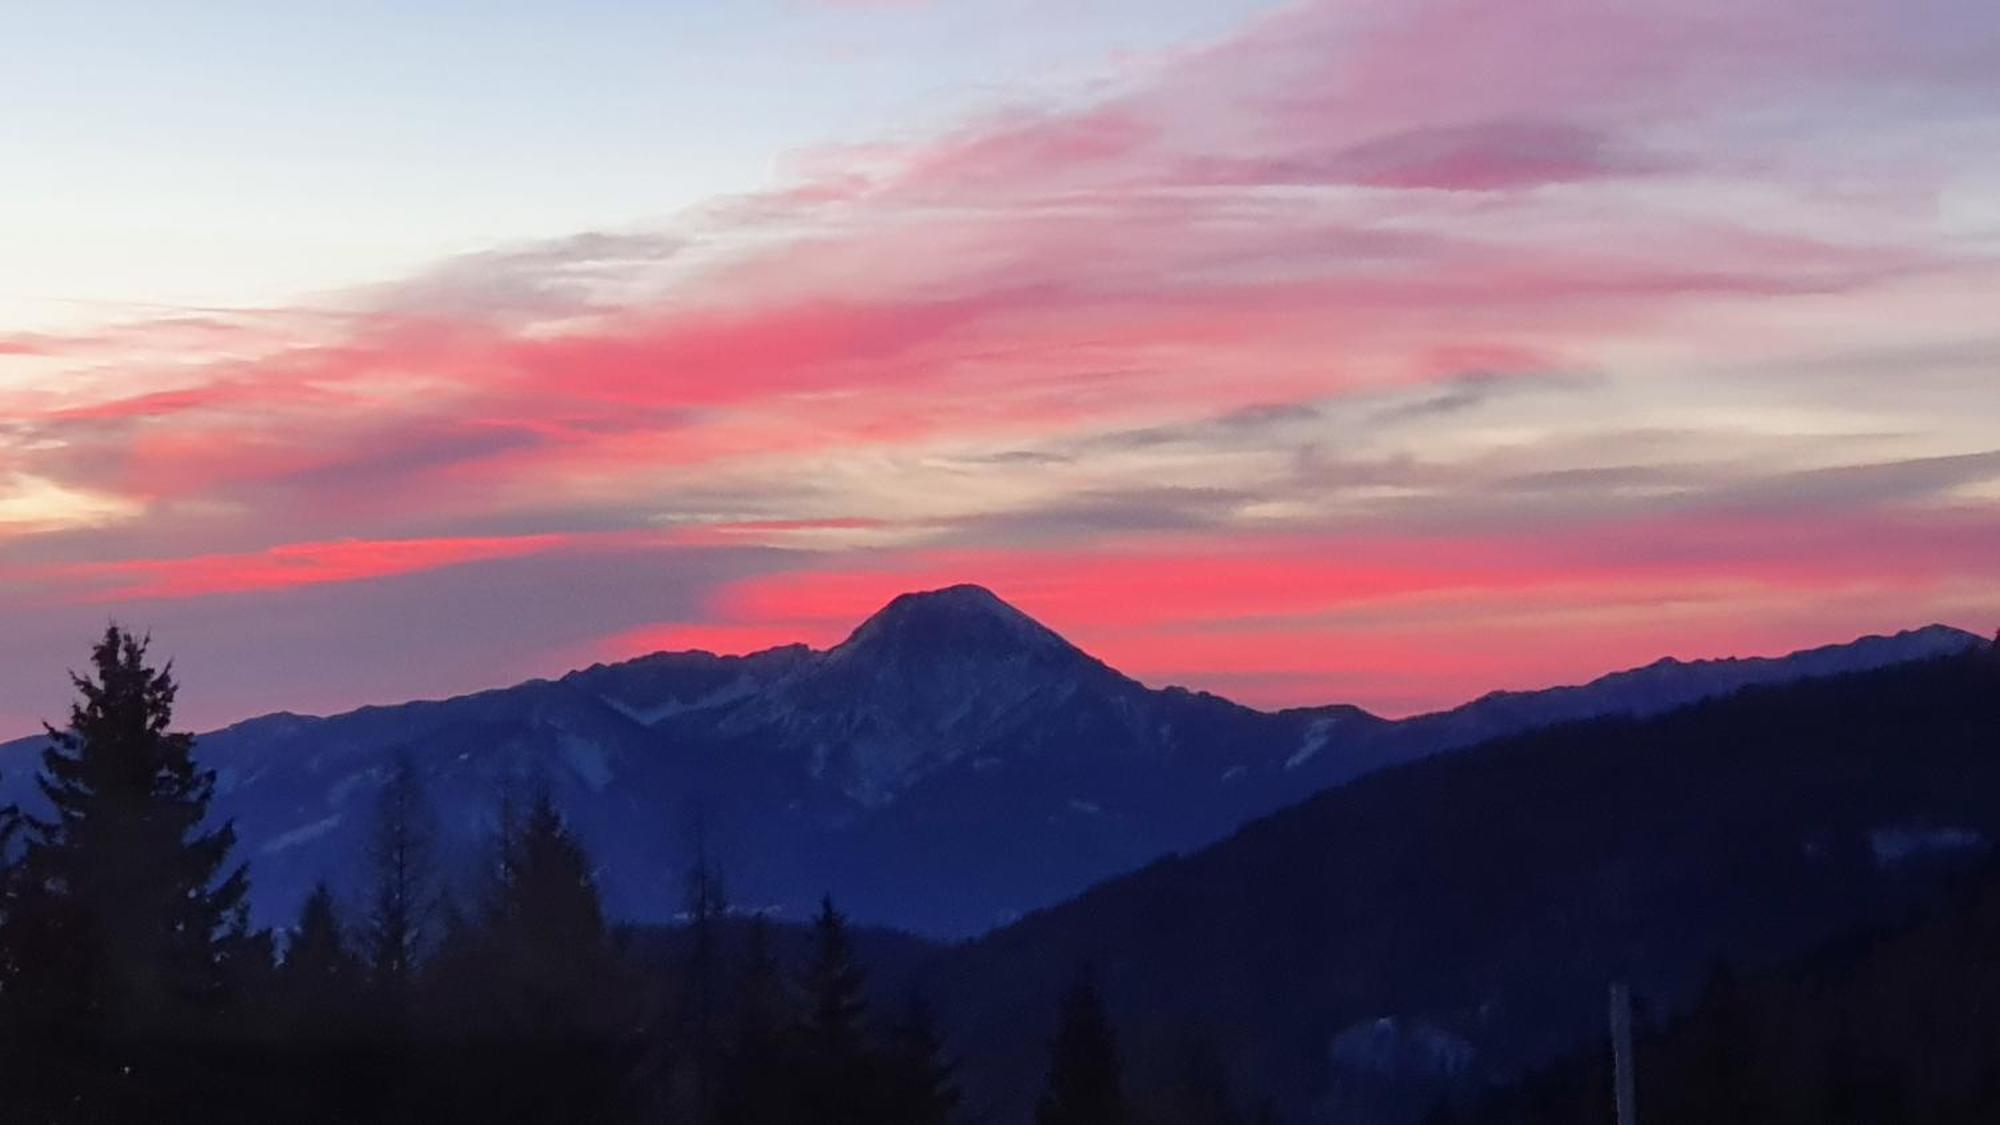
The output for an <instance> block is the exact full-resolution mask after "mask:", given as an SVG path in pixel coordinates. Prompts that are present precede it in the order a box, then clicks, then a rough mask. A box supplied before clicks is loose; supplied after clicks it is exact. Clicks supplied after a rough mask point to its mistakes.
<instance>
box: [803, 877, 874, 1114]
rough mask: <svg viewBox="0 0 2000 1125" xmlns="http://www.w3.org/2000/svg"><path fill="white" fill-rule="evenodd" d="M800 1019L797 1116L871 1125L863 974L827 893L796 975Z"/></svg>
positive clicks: (842, 918)
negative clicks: (800, 1093) (802, 968)
mask: <svg viewBox="0 0 2000 1125" xmlns="http://www.w3.org/2000/svg"><path fill="white" fill-rule="evenodd" d="M799 984H800V992H801V993H802V994H803V996H804V1000H805V1010H804V1012H803V1017H804V1023H803V1025H802V1026H801V1028H800V1036H799V1039H800V1043H799V1046H800V1051H801V1056H802V1057H801V1058H800V1060H799V1064H800V1073H799V1078H800V1081H801V1083H802V1089H803V1100H802V1105H801V1111H802V1112H801V1117H800V1120H801V1121H802V1122H805V1123H807V1125H873V1122H874V1121H875V1120H876V1119H875V1117H874V1116H873V1115H872V1113H871V1104H870V1103H871V1099H870V1096H869V1095H870V1093H871V1092H872V1090H873V1089H875V1087H876V1076H877V1071H876V1067H875V1065H874V1063H875V1060H874V1059H873V1058H872V1057H871V1055H870V1052H869V1043H868V1033H867V1028H866V1019H867V1001H866V999H865V997H864V977H863V974H862V971H861V966H860V965H859V964H858V963H856V961H855V959H854V945H853V941H852V939H851V938H850V937H849V936H848V933H847V919H846V917H845V916H843V915H842V914H841V913H840V911H838V910H836V909H834V905H833V899H832V897H831V896H828V897H825V898H822V899H821V900H820V908H819V914H818V915H817V916H815V917H814V918H813V930H812V948H811V951H810V953H808V955H807V958H806V965H805V972H804V975H803V976H802V978H801V979H800V982H799Z"/></svg>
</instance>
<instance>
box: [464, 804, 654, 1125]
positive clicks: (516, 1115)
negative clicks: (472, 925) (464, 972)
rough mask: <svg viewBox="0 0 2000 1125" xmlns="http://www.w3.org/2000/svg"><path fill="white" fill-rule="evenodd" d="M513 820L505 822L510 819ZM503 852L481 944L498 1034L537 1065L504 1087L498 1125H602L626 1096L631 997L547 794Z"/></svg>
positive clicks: (588, 876) (584, 866)
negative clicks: (543, 1124) (559, 1123)
mask: <svg viewBox="0 0 2000 1125" xmlns="http://www.w3.org/2000/svg"><path fill="white" fill-rule="evenodd" d="M509 819H512V818H509ZM510 837H511V838H510V839H507V840H506V841H504V842H503V847H502V852H503V857H504V858H503V863H502V879H501V885H500V887H499V890H498V895H497V899H496V901H495V903H494V904H493V913H492V917H491V919H490V921H489V924H488V931H487V937H486V940H487V942H488V943H489V944H488V949H489V956H490V961H489V964H490V965H491V975H490V977H489V980H488V987H490V988H492V989H494V990H496V992H497V993H498V996H497V1000H498V1006H499V1020H500V1024H499V1026H498V1027H496V1028H494V1029H493V1030H494V1031H495V1032H497V1033H498V1034H500V1035H502V1036H505V1037H506V1038H507V1039H508V1040H510V1041H511V1042H512V1044H513V1045H514V1047H515V1048H516V1049H517V1050H518V1051H519V1052H520V1054H521V1055H522V1057H523V1058H524V1059H526V1060H530V1061H531V1062H532V1069H533V1073H527V1074H510V1075H504V1076H500V1077H499V1080H498V1081H496V1082H495V1083H494V1087H493V1088H494V1090H495V1091H496V1092H505V1093H506V1097H505V1100H504V1104H503V1105H502V1107H501V1116H502V1117H503V1118H504V1119H507V1120H521V1121H553V1120H566V1121H580V1122H585V1121H601V1120H606V1119H608V1118H609V1117H610V1116H611V1115H612V1113H613V1111H614V1107H615V1105H616V1104H617V1103H618V1102H619V1101H620V1100H621V1099H623V1098H624V1097H625V1096H626V1094H627V1091H625V1090H623V1089H622V1088H621V1086H622V1083H623V1077H624V1073H625V1070H626V1066H625V1063H626V1046H625V1042H626V1040H627V1039H628V1038H629V1036H630V1035H631V1034H632V1032H633V1028H632V1027H631V1025H632V1024H633V1023H635V1022H636V1020H635V1018H634V1016H633V1007H634V1006H633V1004H632V1003H631V990H630V989H629V988H628V987H627V983H626V980H625V973H624V969H623V966H622V964H621V962H620V960H619V956H618V952H617V950H616V948H615V947H614V946H613V944H612V941H611V936H610V932H609V930H608V928H607V927H606V926H605V922H604V911H603V906H602V904H601V902H600V901H599V898H598V892H597V880H596V876H595V874H594V873H593V872H592V870H591V865H590V859H589V857H588V856H587V855H586V854H585V852H584V850H583V846H582V844H581V843H580V842H579V841H578V840H577V838H576V837H575V836H574V835H573V834H572V833H571V832H570V830H569V828H568V826H567V825H565V824H564V822H563V819H562V815H561V813H560V812H558V811H557V809H556V806H555V803H554V801H553V800H552V799H551V798H550V796H549V795H548V793H547V792H546V791H544V792H542V793H540V794H538V795H537V796H536V797H535V798H534V799H533V801H532V802H531V803H530V805H529V807H528V809H527V811H526V813H525V814H524V815H523V816H521V817H520V819H519V821H518V823H517V824H516V825H515V826H514V828H513V830H512V832H511V833H510Z"/></svg>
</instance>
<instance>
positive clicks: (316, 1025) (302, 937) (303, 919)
mask: <svg viewBox="0 0 2000 1125" xmlns="http://www.w3.org/2000/svg"><path fill="white" fill-rule="evenodd" d="M277 978H278V988H279V990H280V992H281V994H282V1004H283V1008H284V1010H285V1013H286V1014H287V1015H288V1016H289V1017H290V1022H291V1023H292V1024H293V1025H294V1026H295V1027H297V1028H299V1029H300V1030H302V1031H304V1032H306V1033H307V1034H311V1035H314V1036H316V1037H328V1036H345V1035H347V1034H351V1033H352V1031H353V1030H354V1029H353V1028H352V1027H351V1026H350V1023H351V1021H352V1019H353V1016H354V1014H355V1010H356V998H357V995H358V993H359V992H360V989H361V985H362V982H363V980H364V979H365V978H364V973H363V966H362V964H361V959H360V958H359V957H357V956H355V954H354V951H353V950H352V949H350V948H349V947H348V942H347V936H346V934H345V933H343V932H342V930H341V925H340V916H339V913H338V911H337V910H336V908H335V906H334V902H333V892H332V891H331V890H329V889H328V888H327V885H326V883H325V881H324V880H322V881H321V882H319V883H317V884H315V885H314V887H313V889H312V893H311V894H310V895H307V896H306V901H305V905H304V906H303V907H302V908H301V909H300V911H299V921H298V925H297V926H296V927H294V928H293V930H292V934H291V938H290V939H289V940H288V941H287V942H286V943H285V959H284V961H283V963H282V964H280V965H279V966H278V972H277Z"/></svg>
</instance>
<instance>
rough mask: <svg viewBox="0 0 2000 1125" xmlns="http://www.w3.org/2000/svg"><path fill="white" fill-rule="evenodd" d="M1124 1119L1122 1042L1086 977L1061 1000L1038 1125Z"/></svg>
mask: <svg viewBox="0 0 2000 1125" xmlns="http://www.w3.org/2000/svg"><path fill="white" fill-rule="evenodd" d="M1126 1119H1127V1113H1126V1106H1125V1091H1124V1076H1123V1064H1122V1063H1121V1062H1120V1060H1119V1056H1118V1043H1117V1040H1116V1038H1115V1037H1114V1035H1113V1034H1112V1030H1111V1020H1110V1018H1109V1017H1108V1016H1106V1015H1105V1012H1104V998H1103V997H1102V995H1100V994H1099V992H1098V990H1097V983H1096V981H1095V980H1094V979H1093V978H1092V976H1091V974H1090V973H1088V972H1085V973H1083V974H1081V975H1080V976H1079V977H1078V978H1077V980H1076V982H1075V983H1074V984H1072V985H1071V986H1070V988H1069V991H1068V992H1067V993H1066V994H1065V995H1064V996H1063V1000H1062V1012H1061V1015H1060V1017H1059V1019H1058V1022H1057V1025H1056V1037H1055V1041H1054V1042H1053V1043H1052V1044H1051V1045H1050V1048H1049V1080H1048V1087H1047V1088H1046V1089H1045V1090H1044V1091H1043V1093H1042V1098H1041V1101H1040V1102H1039V1103H1038V1104H1037V1105H1036V1106H1035V1125H1121V1123H1123V1122H1124V1121H1126Z"/></svg>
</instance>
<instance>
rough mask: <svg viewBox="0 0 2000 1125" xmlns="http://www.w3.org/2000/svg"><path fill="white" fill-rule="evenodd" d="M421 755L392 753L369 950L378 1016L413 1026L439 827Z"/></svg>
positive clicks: (365, 930) (377, 839) (366, 927)
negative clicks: (412, 1004) (414, 991)
mask: <svg viewBox="0 0 2000 1125" xmlns="http://www.w3.org/2000/svg"><path fill="white" fill-rule="evenodd" d="M431 815H432V814H431V810H430V806H429V803H428V801H427V800H426V798H425V793H424V786H423V779H422V777H421V775H420V774H419V773H418V771H417V764H416V759H415V758H414V757H412V756H411V755H410V754H409V752H408V751H402V752H398V753H397V754H396V755H395V756H394V758H392V759H391V761H390V765H389V775H388V777H387V779H386V780H385V781H384V783H383V786H382V792H381V795H380V797H379V798H378V800H377V803H376V808H375V822H374V824H373V826H372V829H371V834H370V837H369V842H368V862H369V867H370V875H371V879H372V882H371V885H370V887H369V892H368V893H369V898H368V913H367V916H366V917H365V918H364V920H363V923H362V931H361V937H362V956H363V959H364V960H365V962H366V964H367V969H368V983H369V986H370V988H371V989H372V991H373V993H374V997H375V1001H376V1004H377V1008H378V1013H377V1014H378V1018H379V1019H381V1020H382V1021H383V1022H384V1023H385V1024H387V1025H388V1026H389V1027H392V1028H406V1027H407V1024H408V1021H409V1005H410V1001H411V990H412V988H413V986H414V983H415V979H416V973H417V969H418V966H419V964H420V962H421V960H422V957H423V954H424V952H425V949H426V946H427V945H428V943H429V942H430V941H431V939H432V936H433V935H432V933H431V930H432V927H433V925H434V919H435V917H436V907H437V903H436V891H435V887H434V884H435V881H436V874H435V871H434V863H435V857H434V855H433V849H434V839H435V829H434V826H433V824H432V820H431Z"/></svg>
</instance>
